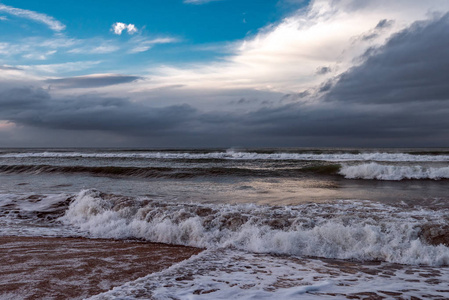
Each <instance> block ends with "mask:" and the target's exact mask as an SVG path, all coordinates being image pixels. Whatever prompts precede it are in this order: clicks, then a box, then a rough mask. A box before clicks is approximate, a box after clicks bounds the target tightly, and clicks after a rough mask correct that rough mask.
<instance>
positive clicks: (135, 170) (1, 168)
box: [0, 164, 340, 179]
mask: <svg viewBox="0 0 449 300" xmlns="http://www.w3.org/2000/svg"><path fill="white" fill-rule="evenodd" d="M339 169H340V166H339V165H336V164H333V165H310V166H306V167H303V168H286V169H250V168H235V167H234V168H224V167H210V168H164V167H147V168H145V167H144V168H140V167H118V166H98V167H90V166H51V165H0V172H1V173H16V174H17V173H19V174H20V173H27V174H40V173H65V174H75V173H89V174H93V175H103V176H126V177H141V178H173V179H182V178H193V177H198V176H208V177H215V176H255V177H268V176H270V177H295V176H299V175H301V174H304V173H316V174H329V175H332V174H337V172H338V170H339Z"/></svg>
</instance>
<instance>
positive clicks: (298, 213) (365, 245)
mask: <svg viewBox="0 0 449 300" xmlns="http://www.w3.org/2000/svg"><path fill="white" fill-rule="evenodd" d="M447 215H448V211H446V210H440V211H433V210H424V209H409V210H407V209H405V208H404V207H393V206H386V205H382V204H374V203H371V202H368V201H339V202H337V203H330V204H304V205H298V206H279V207H277V206H276V207H273V206H257V205H253V204H248V205H212V204H186V203H175V202H161V201H153V200H150V199H135V198H131V197H123V196H115V195H110V194H103V193H101V192H99V191H97V190H84V191H81V192H80V193H79V194H78V195H77V196H76V198H75V200H74V201H73V202H72V203H71V204H70V205H69V207H68V209H67V211H66V213H65V215H64V216H63V217H61V218H60V219H59V220H60V221H61V222H63V223H64V224H65V225H68V226H74V228H77V229H79V230H82V231H84V232H88V233H89V235H90V236H93V237H99V238H115V239H129V238H137V239H143V240H147V241H151V242H160V243H167V244H178V245H188V246H194V247H200V248H209V249H214V248H215V249H216V248H223V247H225V248H233V249H240V250H244V251H249V252H256V253H276V254H286V255H302V256H314V257H316V256H318V257H327V258H339V259H355V260H380V261H388V262H396V263H403V264H427V265H449V248H448V245H449V232H448V228H447V226H446V225H444V224H447V221H448V220H447V219H446V218H447ZM445 226H446V227H445Z"/></svg>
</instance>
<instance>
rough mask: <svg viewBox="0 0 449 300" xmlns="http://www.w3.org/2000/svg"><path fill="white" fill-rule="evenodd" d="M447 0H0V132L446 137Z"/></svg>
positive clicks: (189, 137) (385, 141)
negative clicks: (126, 0)
mask: <svg viewBox="0 0 449 300" xmlns="http://www.w3.org/2000/svg"><path fill="white" fill-rule="evenodd" d="M447 49H449V1H447V0H432V1H421V0H419V1H418V0H395V1H391V0H326V1H325V0H311V1H305V0H165V1H158V0H145V1H144V0H135V1H129V2H128V3H125V2H123V1H116V0H108V1H106V0H98V1H87V0H76V1H75V0H66V1H56V0H41V1H33V0H0V147H150V148H156V147H163V148H166V147H173V148H175V147H176V148H182V147H227V148H228V147H449V118H448V117H447V116H448V113H449V51H448V50H447Z"/></svg>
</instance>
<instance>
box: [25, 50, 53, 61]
mask: <svg viewBox="0 0 449 300" xmlns="http://www.w3.org/2000/svg"><path fill="white" fill-rule="evenodd" d="M56 52H57V51H56V50H51V51H47V52H45V53H28V54H25V55H23V57H24V58H26V59H33V60H46V59H48V57H49V56H51V55H53V54H55V53H56Z"/></svg>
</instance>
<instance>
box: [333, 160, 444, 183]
mask: <svg viewBox="0 0 449 300" xmlns="http://www.w3.org/2000/svg"><path fill="white" fill-rule="evenodd" d="M339 174H341V175H343V176H345V178H348V179H377V180H403V179H433V180H439V179H449V167H440V168H438V167H424V166H419V165H416V166H397V165H382V164H377V163H369V164H360V165H355V166H349V165H346V166H342V167H341V169H340V171H339Z"/></svg>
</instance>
